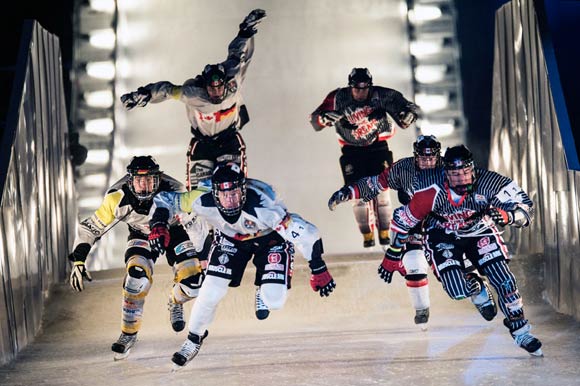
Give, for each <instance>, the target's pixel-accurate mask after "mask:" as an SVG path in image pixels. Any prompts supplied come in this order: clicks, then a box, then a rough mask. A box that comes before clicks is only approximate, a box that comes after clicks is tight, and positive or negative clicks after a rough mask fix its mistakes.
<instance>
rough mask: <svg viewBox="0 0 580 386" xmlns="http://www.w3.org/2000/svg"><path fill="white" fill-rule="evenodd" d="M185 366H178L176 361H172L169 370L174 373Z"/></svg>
mask: <svg viewBox="0 0 580 386" xmlns="http://www.w3.org/2000/svg"><path fill="white" fill-rule="evenodd" d="M184 367H185V366H179V365H178V364H177V363H173V366H172V367H171V372H172V373H176V372H178V371H180V370H182V369H183V368H184Z"/></svg>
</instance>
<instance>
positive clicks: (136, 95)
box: [121, 87, 151, 110]
mask: <svg viewBox="0 0 580 386" xmlns="http://www.w3.org/2000/svg"><path fill="white" fill-rule="evenodd" d="M150 100H151V91H149V90H148V89H146V88H145V87H139V88H138V89H137V91H133V92H130V93H127V94H123V95H121V102H122V103H123V106H124V107H125V109H127V110H131V109H132V108H134V107H135V106H139V107H145V106H146V105H147V103H149V101H150Z"/></svg>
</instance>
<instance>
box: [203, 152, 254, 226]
mask: <svg viewBox="0 0 580 386" xmlns="http://www.w3.org/2000/svg"><path fill="white" fill-rule="evenodd" d="M211 185H212V195H213V199H214V202H215V205H216V206H217V208H218V210H219V211H220V212H221V213H222V214H223V215H225V216H229V217H232V216H237V215H239V214H240V213H241V212H242V208H243V206H244V204H245V202H246V178H245V176H244V173H243V172H242V170H241V168H240V166H239V165H238V164H236V163H234V162H228V163H226V164H222V165H218V166H217V167H216V168H215V170H214V172H213V175H212V178H211ZM236 189H239V190H240V200H239V202H238V204H237V205H236V206H235V207H233V208H226V207H225V206H224V205H223V204H222V203H221V201H220V192H226V191H232V190H236Z"/></svg>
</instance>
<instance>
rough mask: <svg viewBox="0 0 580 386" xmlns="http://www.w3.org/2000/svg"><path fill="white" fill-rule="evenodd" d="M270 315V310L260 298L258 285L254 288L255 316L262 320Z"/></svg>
mask: <svg viewBox="0 0 580 386" xmlns="http://www.w3.org/2000/svg"><path fill="white" fill-rule="evenodd" d="M268 316H270V310H269V309H268V306H267V305H265V304H264V301H263V300H262V295H261V293H260V287H258V288H256V318H258V319H259V320H264V319H266V318H268Z"/></svg>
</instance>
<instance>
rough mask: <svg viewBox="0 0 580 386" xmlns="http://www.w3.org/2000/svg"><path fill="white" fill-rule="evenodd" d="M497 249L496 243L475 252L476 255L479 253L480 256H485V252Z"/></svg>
mask: <svg viewBox="0 0 580 386" xmlns="http://www.w3.org/2000/svg"><path fill="white" fill-rule="evenodd" d="M497 248H498V246H497V244H496V243H491V244H489V245H486V246H485V247H483V248H479V249H478V250H477V253H479V254H480V255H483V254H485V253H487V252H491V251H495V250H496V249H497Z"/></svg>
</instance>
